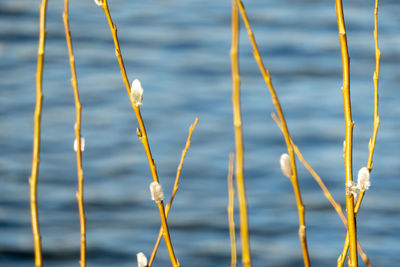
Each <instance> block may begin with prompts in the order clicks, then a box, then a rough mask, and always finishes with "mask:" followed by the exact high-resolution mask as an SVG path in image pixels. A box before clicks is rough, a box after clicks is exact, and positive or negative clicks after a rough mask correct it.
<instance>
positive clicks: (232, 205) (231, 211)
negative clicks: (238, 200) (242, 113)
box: [227, 153, 237, 267]
mask: <svg viewBox="0 0 400 267" xmlns="http://www.w3.org/2000/svg"><path fill="white" fill-rule="evenodd" d="M233 160H234V154H233V153H231V154H230V155H229V170H228V199H229V201H228V208H227V211H228V221H229V237H230V241H231V267H236V263H237V252H236V234H235V218H234V209H235V188H234V186H233V168H234V166H233Z"/></svg>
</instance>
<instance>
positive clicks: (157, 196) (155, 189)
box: [150, 182, 164, 203]
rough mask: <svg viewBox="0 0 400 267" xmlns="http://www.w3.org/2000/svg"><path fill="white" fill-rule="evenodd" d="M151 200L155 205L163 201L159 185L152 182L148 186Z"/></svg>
mask: <svg viewBox="0 0 400 267" xmlns="http://www.w3.org/2000/svg"><path fill="white" fill-rule="evenodd" d="M150 193H151V199H152V200H154V201H155V202H156V203H160V202H161V201H163V200H164V192H163V189H162V187H161V185H160V184H159V183H157V182H152V183H151V184H150Z"/></svg>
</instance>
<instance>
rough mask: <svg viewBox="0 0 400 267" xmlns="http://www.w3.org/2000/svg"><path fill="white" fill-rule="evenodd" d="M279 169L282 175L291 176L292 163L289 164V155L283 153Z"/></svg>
mask: <svg viewBox="0 0 400 267" xmlns="http://www.w3.org/2000/svg"><path fill="white" fill-rule="evenodd" d="M280 163H281V169H282V172H283V174H284V175H286V176H287V177H289V178H291V177H292V174H293V173H292V165H291V164H290V157H289V155H288V154H286V153H283V154H282V155H281V159H280Z"/></svg>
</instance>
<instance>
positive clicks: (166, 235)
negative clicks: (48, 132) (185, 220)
mask: <svg viewBox="0 0 400 267" xmlns="http://www.w3.org/2000/svg"><path fill="white" fill-rule="evenodd" d="M101 8H102V9H103V11H104V13H105V15H106V17H107V21H108V25H109V27H110V30H111V34H112V37H113V41H114V45H115V56H116V57H117V60H118V63H119V66H120V69H121V76H122V79H123V81H124V84H125V87H126V91H127V93H128V96H129V100H130V101H131V105H132V108H133V110H134V112H135V115H136V118H137V121H138V123H139V128H138V129H137V135H138V137H139V139H140V141H141V142H142V144H143V146H144V149H145V151H146V156H147V161H148V163H149V166H150V171H151V174H152V177H153V180H154V181H155V182H159V179H158V174H157V169H156V165H155V162H154V159H153V156H152V154H151V149H150V144H149V141H148V138H147V132H146V127H145V125H144V122H143V119H142V115H141V113H140V107H139V106H137V105H136V103H134V101H133V99H132V98H131V97H130V95H131V88H130V84H129V79H128V76H127V74H126V70H125V64H124V61H123V58H122V55H121V48H120V45H119V41H118V35H117V26H116V25H115V24H114V22H113V21H112V18H111V14H110V11H109V9H108V3H107V0H104V1H103V2H102V5H101ZM158 206H159V211H160V218H161V221H162V222H163V223H162V225H163V235H164V239H165V242H166V243H167V248H168V253H169V256H170V259H171V262H172V264H173V265H174V266H177V265H176V264H177V260H176V257H175V254H174V251H173V249H172V244H171V240H170V238H169V237H170V235H169V230H168V224H167V223H166V218H165V213H164V203H163V202H161V203H160V204H159V205H158ZM161 206H162V207H161ZM164 220H165V222H164Z"/></svg>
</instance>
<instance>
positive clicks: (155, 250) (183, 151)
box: [147, 118, 199, 267]
mask: <svg viewBox="0 0 400 267" xmlns="http://www.w3.org/2000/svg"><path fill="white" fill-rule="evenodd" d="M198 121H199V119H198V118H196V119H195V121H194V123H193V124H192V125H190V128H189V135H188V137H187V139H186V145H185V148H184V149H183V150H182V154H181V161H180V162H179V165H178V168H177V171H176V177H175V183H174V187H173V190H172V194H171V199H170V200H169V203H168V204H167V205H166V207H165V216H166V217H167V218H168V214H169V211H170V210H171V205H172V202H173V201H174V199H175V195H176V192H177V191H178V188H179V180H180V177H181V171H182V165H183V161H184V160H185V156H186V152H187V151H188V149H189V147H190V139H191V138H192V134H193V131H194V128H195V127H196V125H197V122H198ZM162 229H163V228H162V226H161V227H160V231H159V233H158V237H157V241H156V243H155V245H154V249H153V252H152V253H151V257H150V259H149V263H148V264H147V267H150V266H151V265H152V264H153V261H154V258H155V257H156V253H157V250H158V246H159V245H160V241H161V237H162V234H163V231H162Z"/></svg>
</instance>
